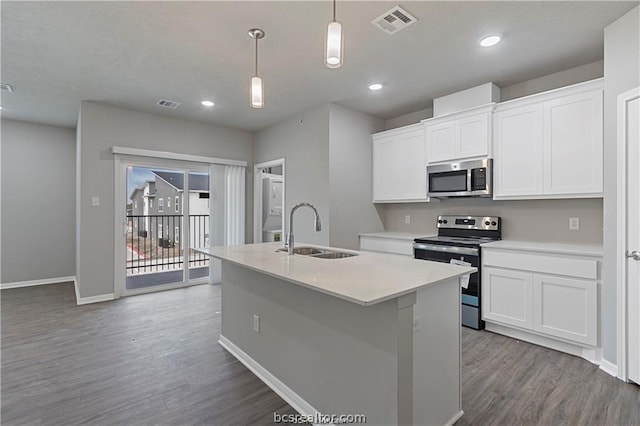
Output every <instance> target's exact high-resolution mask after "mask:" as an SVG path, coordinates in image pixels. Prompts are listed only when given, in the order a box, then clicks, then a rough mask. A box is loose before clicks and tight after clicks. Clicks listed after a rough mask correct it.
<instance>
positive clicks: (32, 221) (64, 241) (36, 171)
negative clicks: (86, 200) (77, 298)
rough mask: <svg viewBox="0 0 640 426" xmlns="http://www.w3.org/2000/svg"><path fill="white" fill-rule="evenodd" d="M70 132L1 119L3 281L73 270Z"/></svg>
mask: <svg viewBox="0 0 640 426" xmlns="http://www.w3.org/2000/svg"><path fill="white" fill-rule="evenodd" d="M75 137H76V136H75V130H74V129H68V128H63V127H54V126H46V125H41V124H33V123H25V122H20V121H13V120H2V138H1V139H2V268H1V274H2V275H1V277H0V279H1V280H2V282H3V283H12V282H18V281H31V280H40V279H49V278H59V277H67V276H73V275H75V262H74V250H75V240H74V237H75V209H74V201H75V200H74V188H75V145H76V140H75Z"/></svg>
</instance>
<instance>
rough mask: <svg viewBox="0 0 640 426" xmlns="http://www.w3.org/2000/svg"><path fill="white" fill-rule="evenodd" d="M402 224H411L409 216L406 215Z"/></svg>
mask: <svg viewBox="0 0 640 426" xmlns="http://www.w3.org/2000/svg"><path fill="white" fill-rule="evenodd" d="M404 223H411V215H410V214H408V215H406V216H405V217H404Z"/></svg>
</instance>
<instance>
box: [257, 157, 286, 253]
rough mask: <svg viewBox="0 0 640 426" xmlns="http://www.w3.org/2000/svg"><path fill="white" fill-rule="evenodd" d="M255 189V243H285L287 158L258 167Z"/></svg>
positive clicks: (261, 164) (258, 165)
mask: <svg viewBox="0 0 640 426" xmlns="http://www.w3.org/2000/svg"><path fill="white" fill-rule="evenodd" d="M253 188H254V189H253V190H254V203H253V207H254V212H253V218H254V225H253V241H254V242H255V243H262V242H274V241H284V229H285V221H284V220H285V160H284V158H280V159H277V160H273V161H267V162H265V163H260V164H256V165H255V166H254V185H253Z"/></svg>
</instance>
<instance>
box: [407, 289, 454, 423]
mask: <svg viewBox="0 0 640 426" xmlns="http://www.w3.org/2000/svg"><path fill="white" fill-rule="evenodd" d="M413 314H414V322H415V321H416V320H417V322H418V324H419V325H418V327H417V328H418V329H417V330H415V329H414V334H413V374H414V375H413V390H414V400H413V422H414V424H416V425H444V424H451V422H452V420H456V419H457V418H458V417H460V416H461V415H462V409H461V405H462V401H461V373H460V365H461V344H460V284H459V279H458V278H451V279H449V280H447V281H444V282H442V283H439V284H434V285H431V286H429V287H426V288H424V289H422V290H419V291H418V293H417V300H416V304H415V305H414V307H413Z"/></svg>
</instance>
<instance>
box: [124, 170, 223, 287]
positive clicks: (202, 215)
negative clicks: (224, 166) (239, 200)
mask: <svg viewBox="0 0 640 426" xmlns="http://www.w3.org/2000/svg"><path fill="white" fill-rule="evenodd" d="M120 167H121V169H122V170H121V171H120V172H121V175H123V177H124V179H123V180H124V181H123V182H121V185H123V186H124V187H123V188H121V189H123V190H124V191H119V192H120V195H121V196H122V197H123V198H124V199H120V200H117V201H119V203H118V204H119V206H120V210H119V211H118V212H117V214H118V215H120V216H121V217H122V219H123V231H122V234H123V235H120V238H118V237H117V238H116V239H117V240H119V241H116V245H120V247H119V249H120V250H118V249H117V250H116V256H118V255H119V254H118V253H120V255H122V254H123V255H124V257H125V261H124V271H122V270H120V271H116V273H117V274H122V275H124V279H123V280H122V285H121V291H120V294H121V295H130V294H138V293H145V292H149V291H157V290H165V289H169V288H177V287H182V286H188V285H193V284H201V283H207V282H210V278H209V277H210V272H211V271H210V260H209V257H208V256H205V255H203V254H200V253H198V252H196V251H195V250H193V249H194V248H203V247H207V246H209V244H210V240H211V238H212V236H211V234H210V226H211V225H210V224H211V216H210V212H211V208H210V207H211V206H210V202H211V200H212V199H213V198H212V197H211V192H212V191H211V189H212V188H211V182H210V181H211V179H210V177H209V170H208V169H209V167H208V166H207V165H199V164H188V163H185V162H180V161H169V160H154V159H127V160H125V161H121V162H120ZM117 234H118V232H117V230H116V235H117ZM118 264H122V262H116V265H118Z"/></svg>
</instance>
